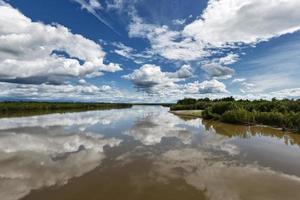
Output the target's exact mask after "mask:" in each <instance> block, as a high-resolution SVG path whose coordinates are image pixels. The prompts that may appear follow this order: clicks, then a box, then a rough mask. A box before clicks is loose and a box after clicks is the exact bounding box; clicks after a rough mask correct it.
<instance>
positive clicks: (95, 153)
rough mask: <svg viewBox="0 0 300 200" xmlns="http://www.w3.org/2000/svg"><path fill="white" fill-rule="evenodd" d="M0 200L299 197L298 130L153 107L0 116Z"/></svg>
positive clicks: (287, 199)
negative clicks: (188, 116)
mask: <svg viewBox="0 0 300 200" xmlns="http://www.w3.org/2000/svg"><path fill="white" fill-rule="evenodd" d="M0 197H1V198H0V199H1V200H17V199H28V200H35V199H36V200H41V199H43V200H47V199H49V200H50V199H51V200H52V199H63V200H77V199H78V200H82V199H84V200H94V199H109V200H110V199H118V200H119V199H128V200H135V199H136V200H137V199H149V200H150V199H151V200H155V199H175V200H176V199H189V200H190V199H191V200H192V199H200V200H201V199H212V200H221V199H226V200H231V199H232V200H238V199H245V200H248V199H249V200H250V199H255V200H257V199H262V200H268V199H270V200H276V199H280V200H282V199H286V200H289V199H295V200H296V199H300V135H296V134H286V133H283V132H281V131H278V130H275V129H272V128H266V127H246V126H234V125H228V124H222V123H216V122H210V121H202V120H201V119H181V118H180V117H178V116H176V115H173V114H171V113H169V112H168V108H163V107H160V106H135V107H133V108H130V109H122V110H105V111H89V112H82V113H66V114H50V115H42V116H33V117H20V118H7V119H5V118H3V119H0Z"/></svg>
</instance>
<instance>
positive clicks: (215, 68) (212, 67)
mask: <svg viewBox="0 0 300 200" xmlns="http://www.w3.org/2000/svg"><path fill="white" fill-rule="evenodd" d="M202 69H203V70H204V71H205V72H206V73H207V74H208V75H209V77H212V78H217V79H228V78H231V77H232V76H233V75H234V70H233V69H231V68H229V67H226V66H222V65H221V64H219V63H206V64H204V65H203V66H202Z"/></svg>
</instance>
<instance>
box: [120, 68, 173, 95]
mask: <svg viewBox="0 0 300 200" xmlns="http://www.w3.org/2000/svg"><path fill="white" fill-rule="evenodd" d="M123 78H125V79H127V80H130V81H132V83H133V84H134V85H135V86H136V87H137V88H138V89H142V90H146V91H147V92H153V89H155V88H154V87H155V86H159V87H171V86H172V85H174V82H175V81H177V80H175V79H172V78H170V77H169V76H168V75H167V74H166V73H164V72H162V71H161V69H160V67H159V66H156V65H151V64H145V65H143V66H142V67H141V68H139V69H136V70H134V71H133V73H131V74H128V75H125V76H123Z"/></svg>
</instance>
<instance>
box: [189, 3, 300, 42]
mask: <svg viewBox="0 0 300 200" xmlns="http://www.w3.org/2000/svg"><path fill="white" fill-rule="evenodd" d="M299 8H300V2H299V1H290V0H273V1H269V0H245V1H240V0H210V1H209V3H208V6H207V8H206V9H205V10H204V12H203V14H202V15H201V18H200V19H198V20H195V21H194V22H192V23H191V24H189V25H187V26H186V27H185V28H184V30H183V34H185V35H187V36H191V37H193V38H194V39H195V40H200V41H205V42H206V43H209V44H212V45H214V46H216V47H222V46H226V45H228V44H234V43H244V44H252V43H257V42H260V41H265V40H269V39H271V38H273V37H277V36H280V35H283V34H287V33H293V32H295V31H297V30H300V24H299V21H300V13H299V12H298V9H299Z"/></svg>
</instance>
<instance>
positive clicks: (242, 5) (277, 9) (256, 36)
mask: <svg viewBox="0 0 300 200" xmlns="http://www.w3.org/2000/svg"><path fill="white" fill-rule="evenodd" d="M299 8H300V3H299V2H298V1H290V0H273V1H271V2H270V1H267V0H263V1H261V0H245V1H239V0H210V1H209V2H208V6H207V8H206V9H205V10H204V11H203V13H202V14H201V15H200V16H199V17H198V19H196V20H195V21H193V22H191V23H190V24H187V25H186V26H185V27H184V28H183V29H182V30H176V31H174V30H171V29H170V28H169V27H168V26H166V25H155V24H149V23H146V22H144V21H143V20H142V19H141V18H140V17H139V16H137V14H136V13H137V12H134V11H133V12H132V22H131V24H130V25H129V36H131V37H142V38H146V39H148V40H149V42H150V45H151V48H152V50H153V52H155V53H157V54H159V55H161V56H163V57H164V58H167V59H171V60H185V61H192V60H197V59H207V56H217V57H218V56H219V55H218V54H219V53H220V51H222V50H223V49H224V48H232V49H236V48H237V47H239V46H240V45H255V44H256V43H259V42H261V41H266V40H270V39H271V38H274V37H278V36H281V35H284V34H287V33H293V32H295V31H298V30H300V24H299V21H300V14H299V12H298V9H299ZM283 16H284V17H283ZM216 49H218V50H217V51H216ZM237 60H238V55H236V54H234V53H229V54H228V55H226V56H225V57H223V58H220V62H221V63H222V64H225V65H228V64H232V63H234V62H236V61H237Z"/></svg>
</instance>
